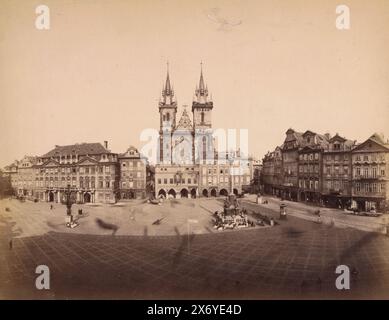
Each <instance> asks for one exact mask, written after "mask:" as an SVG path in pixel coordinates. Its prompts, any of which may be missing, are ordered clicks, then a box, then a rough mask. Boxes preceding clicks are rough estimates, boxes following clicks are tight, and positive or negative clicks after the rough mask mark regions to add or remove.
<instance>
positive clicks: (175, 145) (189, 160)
mask: <svg viewBox="0 0 389 320" xmlns="http://www.w3.org/2000/svg"><path fill="white" fill-rule="evenodd" d="M212 109H213V101H212V97H209V93H208V87H207V86H206V85H205V83H204V77H203V70H202V67H201V72H200V82H199V85H198V86H196V90H195V94H194V96H193V103H192V119H193V120H191V119H190V116H189V114H188V112H187V110H186V109H185V108H184V110H183V111H182V115H181V117H180V120H179V121H178V123H177V121H176V117H177V101H176V98H175V96H174V90H173V87H172V85H171V83H170V77H169V69H168V70H167V75H166V82H165V86H164V88H163V90H162V95H161V97H160V100H159V115H160V129H159V163H160V164H168V165H169V164H172V165H174V164H176V165H177V164H178V165H180V164H196V163H198V161H199V160H201V159H203V160H205V159H206V158H208V157H207V153H208V152H211V153H212V152H213V143H212V142H213V140H212Z"/></svg>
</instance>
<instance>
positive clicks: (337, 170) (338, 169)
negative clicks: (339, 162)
mask: <svg viewBox="0 0 389 320" xmlns="http://www.w3.org/2000/svg"><path fill="white" fill-rule="evenodd" d="M348 173H349V167H348V166H326V167H325V174H327V175H331V174H334V175H339V174H345V175H347V174H348Z"/></svg>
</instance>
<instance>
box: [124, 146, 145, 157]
mask: <svg viewBox="0 0 389 320" xmlns="http://www.w3.org/2000/svg"><path fill="white" fill-rule="evenodd" d="M131 151H132V152H133V153H134V154H132V155H130V152H131ZM139 157H140V153H139V151H138V149H137V148H135V147H134V146H129V148H128V149H127V150H126V152H124V153H121V154H119V158H139Z"/></svg>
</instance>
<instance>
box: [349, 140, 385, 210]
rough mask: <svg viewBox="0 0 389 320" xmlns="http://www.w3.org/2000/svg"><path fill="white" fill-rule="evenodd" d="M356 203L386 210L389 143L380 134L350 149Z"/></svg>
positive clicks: (369, 207)
mask: <svg viewBox="0 0 389 320" xmlns="http://www.w3.org/2000/svg"><path fill="white" fill-rule="evenodd" d="M351 156H352V186H351V195H352V202H353V206H355V207H357V208H359V209H360V210H363V211H367V210H371V209H375V210H379V211H382V210H387V208H388V202H387V200H388V199H389V176H388V171H389V143H388V141H385V140H384V139H383V137H382V136H381V135H379V134H377V133H375V134H373V135H372V136H371V137H370V138H369V139H367V140H366V141H365V142H363V143H361V144H360V145H357V146H356V147H355V148H354V149H353V150H352V152H351Z"/></svg>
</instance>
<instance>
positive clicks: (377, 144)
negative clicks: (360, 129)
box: [352, 134, 389, 152]
mask: <svg viewBox="0 0 389 320" xmlns="http://www.w3.org/2000/svg"><path fill="white" fill-rule="evenodd" d="M374 148H378V149H379V150H383V151H386V152H387V151H389V144H386V143H385V142H384V139H383V137H382V136H380V135H378V136H377V134H373V135H372V136H371V137H370V138H369V139H367V140H366V141H365V142H362V143H360V144H358V145H357V146H356V147H355V148H354V149H353V150H352V151H353V152H355V151H359V150H366V151H369V150H372V151H373V150H377V149H374Z"/></svg>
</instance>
